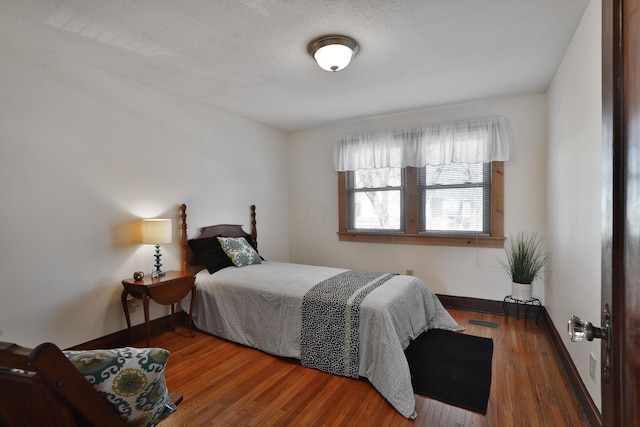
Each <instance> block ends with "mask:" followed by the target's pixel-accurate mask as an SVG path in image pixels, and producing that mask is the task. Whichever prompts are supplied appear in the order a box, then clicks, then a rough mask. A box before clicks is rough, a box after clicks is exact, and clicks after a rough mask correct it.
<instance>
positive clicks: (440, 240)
mask: <svg viewBox="0 0 640 427" xmlns="http://www.w3.org/2000/svg"><path fill="white" fill-rule="evenodd" d="M404 173H405V184H406V188H405V212H406V217H405V221H406V222H405V226H404V232H389V231H386V230H381V231H359V230H357V231H356V230H348V229H347V224H348V200H347V197H348V195H347V173H346V172H338V233H337V234H338V239H339V241H341V242H365V243H399V244H412V245H438V246H466V247H483V248H503V247H504V240H505V237H504V162H501V161H494V162H491V234H490V235H483V234H461V233H455V234H448V233H441V232H439V233H419V232H418V227H419V225H418V224H419V218H418V169H416V168H413V167H407V168H405V171H404Z"/></svg>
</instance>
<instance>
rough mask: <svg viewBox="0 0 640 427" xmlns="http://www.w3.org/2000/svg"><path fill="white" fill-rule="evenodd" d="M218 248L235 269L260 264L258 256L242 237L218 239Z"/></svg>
mask: <svg viewBox="0 0 640 427" xmlns="http://www.w3.org/2000/svg"><path fill="white" fill-rule="evenodd" d="M218 241H219V242H220V246H221V247H222V250H223V251H224V253H226V254H227V256H228V257H229V259H230V260H231V262H233V264H234V265H235V266H236V267H244V266H245V265H250V264H262V260H261V259H260V255H258V252H256V250H255V249H253V247H252V246H251V245H250V244H249V242H247V240H246V239H245V238H244V237H218Z"/></svg>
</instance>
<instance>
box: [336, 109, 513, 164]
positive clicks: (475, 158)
mask: <svg viewBox="0 0 640 427" xmlns="http://www.w3.org/2000/svg"><path fill="white" fill-rule="evenodd" d="M505 160H509V131H508V127H507V121H506V119H505V118H504V117H485V118H480V119H468V120H457V121H454V122H445V123H435V124H430V125H426V126H424V127H414V128H406V129H391V130H385V131H379V132H368V133H363V134H358V135H350V136H345V137H343V138H342V139H341V140H340V141H338V143H337V144H336V147H335V152H334V162H335V168H336V171H354V170H358V169H377V168H387V167H405V166H413V167H423V166H426V165H430V166H437V165H448V164H450V163H478V162H485V163H488V162H493V161H505Z"/></svg>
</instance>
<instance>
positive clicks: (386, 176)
mask: <svg viewBox="0 0 640 427" xmlns="http://www.w3.org/2000/svg"><path fill="white" fill-rule="evenodd" d="M354 174H355V182H354V187H355V188H356V189H361V188H386V187H400V186H401V185H402V169H400V168H382V169H360V170H357V171H355V173H354Z"/></svg>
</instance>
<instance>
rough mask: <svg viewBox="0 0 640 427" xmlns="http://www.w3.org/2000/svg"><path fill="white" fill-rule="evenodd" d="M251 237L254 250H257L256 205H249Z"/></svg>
mask: <svg viewBox="0 0 640 427" xmlns="http://www.w3.org/2000/svg"><path fill="white" fill-rule="evenodd" d="M251 237H253V244H254V245H255V246H256V247H255V248H254V249H255V250H256V251H257V250H258V229H257V228H256V205H251Z"/></svg>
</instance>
